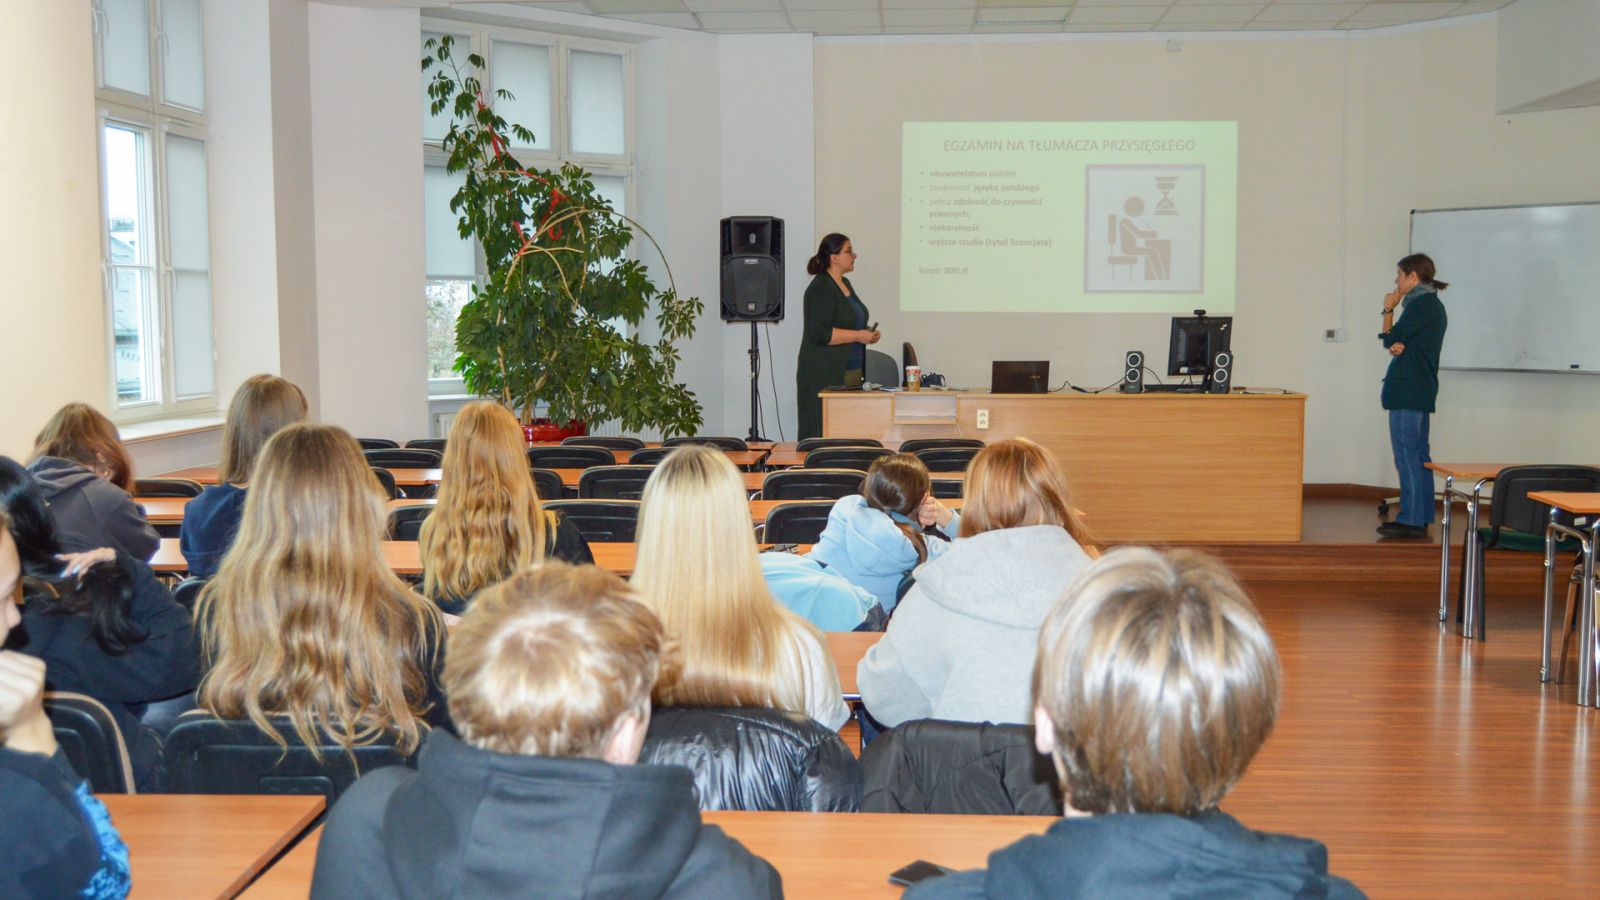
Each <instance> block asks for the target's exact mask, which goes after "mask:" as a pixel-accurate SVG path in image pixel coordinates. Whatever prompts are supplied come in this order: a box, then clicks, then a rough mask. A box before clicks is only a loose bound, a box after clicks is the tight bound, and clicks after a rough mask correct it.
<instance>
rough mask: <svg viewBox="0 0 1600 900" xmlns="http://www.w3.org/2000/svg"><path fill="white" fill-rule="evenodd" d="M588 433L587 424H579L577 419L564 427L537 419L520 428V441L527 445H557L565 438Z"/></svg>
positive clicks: (547, 420) (544, 419)
mask: <svg viewBox="0 0 1600 900" xmlns="http://www.w3.org/2000/svg"><path fill="white" fill-rule="evenodd" d="M588 433H589V425H588V423H586V422H579V421H578V420H577V419H574V420H572V421H571V422H568V423H567V424H566V425H556V424H553V423H552V422H551V421H550V420H549V419H547V418H538V419H534V420H533V422H532V423H531V424H528V425H524V426H522V439H523V440H525V441H527V442H528V443H529V444H559V443H561V442H562V441H563V440H565V439H566V438H569V437H577V436H578V435H580V434H588Z"/></svg>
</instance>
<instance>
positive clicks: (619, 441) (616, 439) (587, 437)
mask: <svg viewBox="0 0 1600 900" xmlns="http://www.w3.org/2000/svg"><path fill="white" fill-rule="evenodd" d="M561 446H563V447H571V446H578V447H604V448H606V449H607V450H643V449H644V441H641V440H639V439H638V438H636V437H624V436H620V435H596V434H580V435H575V436H573V437H569V438H562V439H561Z"/></svg>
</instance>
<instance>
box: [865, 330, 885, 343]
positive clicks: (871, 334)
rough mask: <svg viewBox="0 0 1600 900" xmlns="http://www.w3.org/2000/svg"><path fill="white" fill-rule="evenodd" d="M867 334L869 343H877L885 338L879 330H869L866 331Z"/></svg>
mask: <svg viewBox="0 0 1600 900" xmlns="http://www.w3.org/2000/svg"><path fill="white" fill-rule="evenodd" d="M866 335H867V343H869V344H876V343H877V342H878V341H880V340H882V339H883V335H882V334H880V333H878V332H876V331H868V332H866Z"/></svg>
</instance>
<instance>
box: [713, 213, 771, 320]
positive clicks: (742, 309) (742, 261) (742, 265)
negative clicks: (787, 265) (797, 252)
mask: <svg viewBox="0 0 1600 900" xmlns="http://www.w3.org/2000/svg"><path fill="white" fill-rule="evenodd" d="M722 321H724V322H781V321H783V220H782V219H775V218H773V217H772V216H730V217H728V218H726V219H723V220H722Z"/></svg>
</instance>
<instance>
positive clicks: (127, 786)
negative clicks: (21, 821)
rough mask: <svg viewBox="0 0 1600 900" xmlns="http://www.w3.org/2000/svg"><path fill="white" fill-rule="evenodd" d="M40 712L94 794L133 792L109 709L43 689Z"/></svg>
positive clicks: (130, 766)
mask: <svg viewBox="0 0 1600 900" xmlns="http://www.w3.org/2000/svg"><path fill="white" fill-rule="evenodd" d="M44 714H45V715H47V716H49V717H50V727H51V729H52V730H54V731H55V734H56V745H57V746H58V747H60V748H61V752H62V753H63V754H65V755H66V757H67V762H69V763H71V764H72V771H74V772H77V773H78V775H79V777H81V778H83V779H84V780H85V781H87V782H89V787H90V788H92V789H93V790H94V792H95V793H97V794H132V793H135V789H134V782H133V759H132V758H131V757H130V756H129V755H128V744H127V742H126V741H124V740H123V738H122V729H120V728H118V727H117V720H116V719H115V718H114V717H112V715H111V710H109V709H106V708H105V706H104V705H102V704H101V703H100V701H99V700H96V699H94V698H93V697H90V696H88V695H86V694H74V693H72V692H70V691H45V692H44ZM18 812H19V814H20V811H18Z"/></svg>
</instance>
